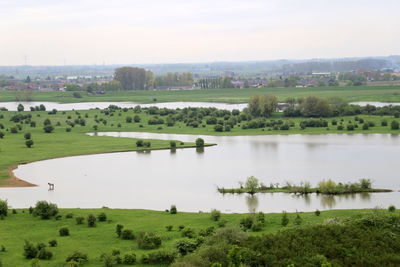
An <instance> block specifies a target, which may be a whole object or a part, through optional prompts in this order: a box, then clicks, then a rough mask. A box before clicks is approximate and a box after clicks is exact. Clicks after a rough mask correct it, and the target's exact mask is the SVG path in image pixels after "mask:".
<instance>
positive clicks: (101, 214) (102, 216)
mask: <svg viewBox="0 0 400 267" xmlns="http://www.w3.org/2000/svg"><path fill="white" fill-rule="evenodd" d="M97 219H98V220H99V222H105V221H107V215H106V214H105V213H104V212H102V213H100V214H99V215H98V216H97Z"/></svg>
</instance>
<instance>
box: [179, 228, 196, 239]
mask: <svg viewBox="0 0 400 267" xmlns="http://www.w3.org/2000/svg"><path fill="white" fill-rule="evenodd" d="M181 235H182V237H187V238H194V237H195V236H196V233H195V232H194V230H193V229H192V228H185V229H183V230H182V234H181Z"/></svg>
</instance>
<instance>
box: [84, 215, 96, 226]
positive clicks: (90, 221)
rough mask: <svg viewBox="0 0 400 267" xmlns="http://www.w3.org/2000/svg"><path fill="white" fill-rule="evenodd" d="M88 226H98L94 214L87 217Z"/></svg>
mask: <svg viewBox="0 0 400 267" xmlns="http://www.w3.org/2000/svg"><path fill="white" fill-rule="evenodd" d="M86 220H87V224H88V226H89V227H95V226H96V221H97V219H96V216H94V215H93V214H89V215H88V217H87V219H86Z"/></svg>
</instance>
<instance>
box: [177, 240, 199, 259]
mask: <svg viewBox="0 0 400 267" xmlns="http://www.w3.org/2000/svg"><path fill="white" fill-rule="evenodd" d="M198 246H199V244H198V243H197V242H196V241H195V240H193V239H182V240H179V241H177V242H176V245H175V247H176V249H177V250H178V253H179V254H181V255H182V256H185V255H186V254H188V253H192V252H193V251H195V250H196V249H197V247H198Z"/></svg>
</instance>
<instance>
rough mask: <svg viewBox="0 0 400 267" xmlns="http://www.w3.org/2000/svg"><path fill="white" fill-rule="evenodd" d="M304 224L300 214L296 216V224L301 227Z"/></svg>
mask: <svg viewBox="0 0 400 267" xmlns="http://www.w3.org/2000/svg"><path fill="white" fill-rule="evenodd" d="M302 222H303V219H302V218H301V217H300V215H299V214H296V218H295V219H294V224H295V225H297V226H299V225H301V224H302Z"/></svg>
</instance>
